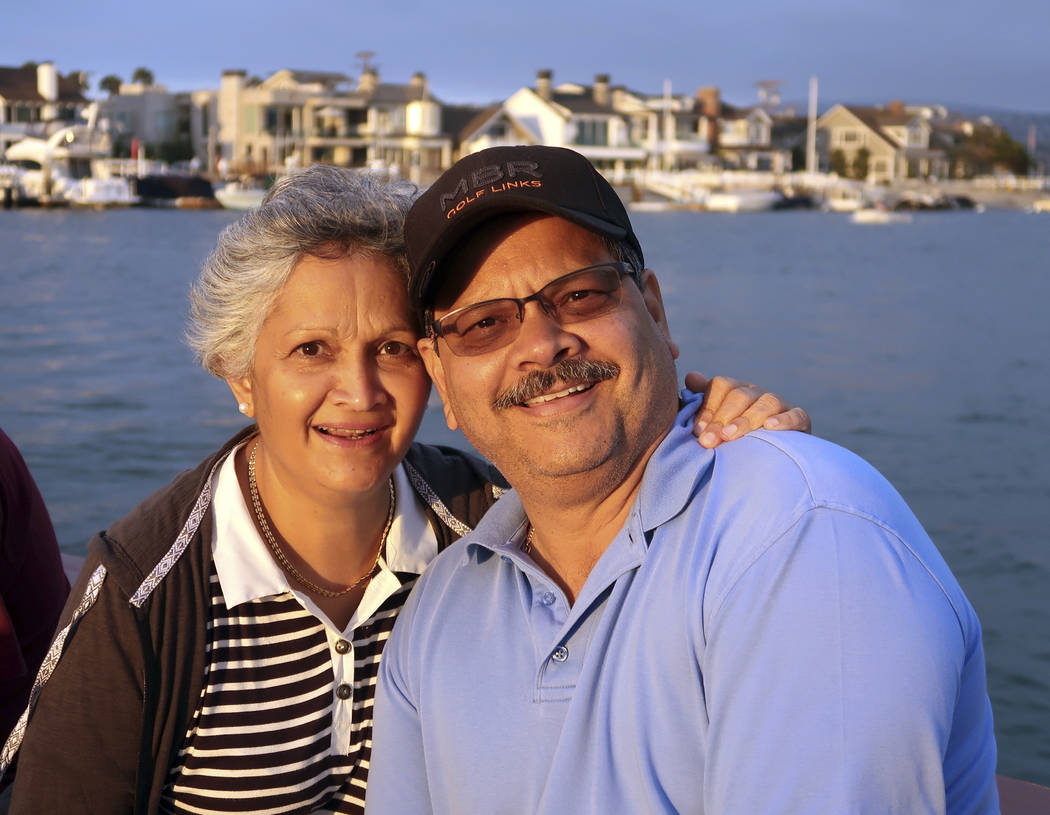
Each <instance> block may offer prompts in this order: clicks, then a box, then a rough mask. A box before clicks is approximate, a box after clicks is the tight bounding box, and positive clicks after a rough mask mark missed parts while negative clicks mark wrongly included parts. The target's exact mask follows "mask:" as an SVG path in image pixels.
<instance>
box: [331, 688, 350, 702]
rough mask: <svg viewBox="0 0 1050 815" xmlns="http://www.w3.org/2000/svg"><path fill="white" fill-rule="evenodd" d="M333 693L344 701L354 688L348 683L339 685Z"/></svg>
mask: <svg viewBox="0 0 1050 815" xmlns="http://www.w3.org/2000/svg"><path fill="white" fill-rule="evenodd" d="M335 695H336V696H338V697H339V698H340V699H342V700H344V701H345V700H347V699H349V698H350V697H351V696H353V695H354V689H353V688H351V687H350V686H349V685H340V686H339V687H338V688H336V689H335Z"/></svg>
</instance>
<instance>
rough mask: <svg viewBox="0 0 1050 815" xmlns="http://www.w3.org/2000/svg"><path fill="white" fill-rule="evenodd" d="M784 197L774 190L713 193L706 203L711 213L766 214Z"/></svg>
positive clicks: (706, 207)
mask: <svg viewBox="0 0 1050 815" xmlns="http://www.w3.org/2000/svg"><path fill="white" fill-rule="evenodd" d="M781 200H782V196H781V195H780V193H778V192H774V191H773V190H738V191H737V192H713V193H711V194H710V195H708V196H707V200H706V201H705V203H704V206H705V209H707V210H708V211H709V212H765V211H766V210H770V209H773V207H775V206H776V205H777V204H778V203H779V202H780V201H781Z"/></svg>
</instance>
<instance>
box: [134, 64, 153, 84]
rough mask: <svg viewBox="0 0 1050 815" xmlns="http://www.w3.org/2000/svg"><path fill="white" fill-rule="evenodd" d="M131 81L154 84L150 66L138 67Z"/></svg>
mask: <svg viewBox="0 0 1050 815" xmlns="http://www.w3.org/2000/svg"><path fill="white" fill-rule="evenodd" d="M131 81H132V82H137V83H138V84H139V85H152V84H153V71H151V70H150V69H149V68H136V69H135V73H133V74H132V75H131Z"/></svg>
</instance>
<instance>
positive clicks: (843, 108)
mask: <svg viewBox="0 0 1050 815" xmlns="http://www.w3.org/2000/svg"><path fill="white" fill-rule="evenodd" d="M817 129H818V130H819V131H822V132H823V133H824V138H823V139H822V140H821V143H822V145H824V149H825V150H826V151H827V155H826V156H822V161H826V163H827V164H828V166H830V167H831V168H832V169H833V170H834V169H835V167H836V165H838V166H839V167H840V169H842V168H844V169H846V171H847V174H848V175H852V176H854V177H857V176H858V175H859V176H863V179H864V180H867V181H870V182H874V183H879V182H892V181H898V180H900V179H904V178H929V177H936V178H941V177H944V176H946V175H947V172H948V163H947V156H946V154H945V152H944V151H943V150H941V149H938V148H936V147H931V145H930V135H931V132H932V128H931V126H930V124H929V122H928V121H927V120H926V119H925V117H924V116H922V115H920V114H914V113H909V112H908V111H907V110H906V109H905V108H904V106H903V105H902V104H900V103H899V102H896V103H893V104H891V105H890V106H889V107H886V108H870V107H858V106H854V105H835V106H834V107H832V108H831V109H830V110H829V111H827V112H826V113H825V114H824V115H823V116H821V117H820V118H819V119H818V120H817ZM862 151H863V152H862ZM836 152H838V155H836ZM865 165H866V168H867V169H866V172H862V171H863V170H864V167H865Z"/></svg>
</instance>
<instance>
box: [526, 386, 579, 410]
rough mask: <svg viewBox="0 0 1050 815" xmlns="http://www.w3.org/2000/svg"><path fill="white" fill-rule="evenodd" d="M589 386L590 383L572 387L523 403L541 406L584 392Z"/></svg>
mask: <svg viewBox="0 0 1050 815" xmlns="http://www.w3.org/2000/svg"><path fill="white" fill-rule="evenodd" d="M590 386H591V383H589V382H588V383H587V384H585V385H573V386H572V387H571V388H566V389H565V390H563V391H558V392H557V393H546V394H544V395H543V396H537V397H536V398H535V399H529V400H527V401H526V402H525V404H526V405H542V404H543V403H544V402H553V401H554V400H555V399H561V398H562V397H563V396H569V395H571V394H574V393H579V392H580V391H585V390H587V389H588V388H589V387H590Z"/></svg>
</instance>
